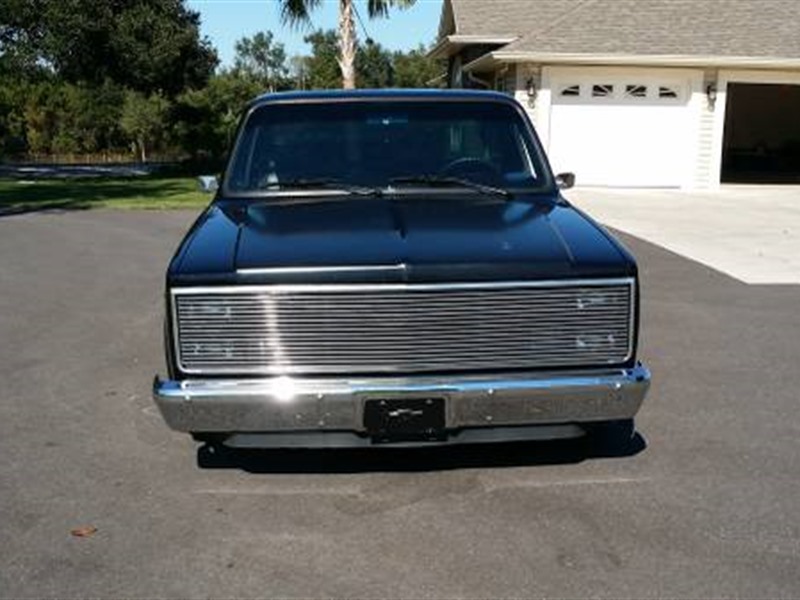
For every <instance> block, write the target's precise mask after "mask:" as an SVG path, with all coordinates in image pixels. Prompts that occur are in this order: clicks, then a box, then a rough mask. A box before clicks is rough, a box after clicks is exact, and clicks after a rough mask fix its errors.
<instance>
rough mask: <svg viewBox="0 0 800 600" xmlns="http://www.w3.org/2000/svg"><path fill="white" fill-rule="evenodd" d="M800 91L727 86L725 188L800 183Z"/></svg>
mask: <svg viewBox="0 0 800 600" xmlns="http://www.w3.org/2000/svg"><path fill="white" fill-rule="evenodd" d="M798 109H800V85H790V84H772V83H736V82H732V83H728V86H727V99H726V106H725V126H724V133H723V142H722V181H723V183H796V182H798V181H800V110H798Z"/></svg>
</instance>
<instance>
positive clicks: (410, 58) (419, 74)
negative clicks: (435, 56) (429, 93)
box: [392, 44, 444, 88]
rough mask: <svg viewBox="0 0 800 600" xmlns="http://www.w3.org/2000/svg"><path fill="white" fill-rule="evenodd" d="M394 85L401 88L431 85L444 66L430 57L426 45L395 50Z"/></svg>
mask: <svg viewBox="0 0 800 600" xmlns="http://www.w3.org/2000/svg"><path fill="white" fill-rule="evenodd" d="M392 64H393V65H394V86H395V87H400V88H422V87H430V86H431V84H430V82H431V81H432V80H434V79H436V77H438V76H439V75H441V74H442V72H443V71H444V66H443V65H441V64H439V63H437V62H436V61H435V60H432V59H430V58H428V53H427V50H426V49H425V46H423V45H421V44H420V46H419V47H418V48H417V49H415V50H411V51H409V52H399V51H398V52H395V53H394V56H393V57H392Z"/></svg>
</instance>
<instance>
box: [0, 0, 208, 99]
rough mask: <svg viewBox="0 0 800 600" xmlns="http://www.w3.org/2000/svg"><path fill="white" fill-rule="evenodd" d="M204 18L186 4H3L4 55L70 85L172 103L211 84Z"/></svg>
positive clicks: (66, 0) (82, 0) (123, 0)
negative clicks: (124, 90)
mask: <svg viewBox="0 0 800 600" xmlns="http://www.w3.org/2000/svg"><path fill="white" fill-rule="evenodd" d="M199 28H200V16H199V14H198V13H196V12H193V11H191V10H188V9H187V8H186V7H185V6H184V3H183V0H2V2H0V51H2V54H3V56H4V57H6V56H7V57H8V58H4V60H3V61H2V62H8V63H10V64H11V65H14V66H16V67H17V68H19V66H20V65H32V64H45V65H47V66H48V67H49V68H50V69H51V70H52V71H54V72H55V73H56V74H57V75H58V76H59V77H61V78H63V79H64V80H65V81H68V82H71V83H81V82H84V83H89V84H98V85H99V84H102V83H103V82H104V81H105V80H106V79H110V80H111V81H113V82H115V83H118V84H120V85H123V86H126V87H129V88H131V89H135V90H138V91H141V92H144V93H146V94H150V93H153V92H155V91H158V90H161V91H163V92H164V93H165V94H167V95H169V96H172V95H175V94H177V93H179V92H180V91H182V90H183V89H185V88H186V87H199V86H202V85H203V84H205V82H206V81H207V80H208V77H209V76H210V75H211V72H212V71H213V69H214V67H215V66H216V64H217V55H216V52H215V51H214V49H213V48H212V47H211V44H210V42H209V41H208V40H207V39H201V37H200V29H199Z"/></svg>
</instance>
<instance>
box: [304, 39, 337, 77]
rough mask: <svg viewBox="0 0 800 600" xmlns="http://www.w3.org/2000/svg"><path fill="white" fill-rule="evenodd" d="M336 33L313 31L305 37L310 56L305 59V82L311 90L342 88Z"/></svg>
mask: <svg viewBox="0 0 800 600" xmlns="http://www.w3.org/2000/svg"><path fill="white" fill-rule="evenodd" d="M336 39H337V38H336V32H335V31H333V30H332V29H331V30H328V31H322V30H321V29H320V30H319V31H315V32H314V33H312V34H311V35H308V36H306V37H305V41H306V43H307V44H311V56H309V57H307V58H306V69H307V72H306V82H307V85H308V87H309V88H311V89H323V90H324V89H333V88H339V87H342V74H341V71H340V70H339V62H338V59H337V58H336V55H337V52H338V50H337V41H336Z"/></svg>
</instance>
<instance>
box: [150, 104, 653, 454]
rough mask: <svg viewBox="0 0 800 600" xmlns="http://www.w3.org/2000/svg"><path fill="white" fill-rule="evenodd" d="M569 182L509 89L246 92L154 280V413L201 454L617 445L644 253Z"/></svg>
mask: <svg viewBox="0 0 800 600" xmlns="http://www.w3.org/2000/svg"><path fill="white" fill-rule="evenodd" d="M598 160H602V157H598ZM573 182H574V176H573V175H572V174H569V173H566V174H561V175H558V176H554V175H553V173H552V172H551V169H550V166H549V164H548V161H547V158H546V156H545V153H544V152H543V150H542V146H541V144H540V142H539V140H538V138H537V136H536V133H535V131H534V129H533V126H532V125H531V122H530V120H529V119H528V117H527V115H526V112H525V110H524V109H523V108H522V106H520V105H519V104H518V103H517V102H516V101H515V100H514V99H513V98H511V97H509V96H507V95H504V94H500V93H494V92H478V91H467V90H405V91H401V90H391V91H363V90H362V91H347V92H342V91H339V92H294V93H281V94H269V95H265V96H262V97H260V98H257V99H256V100H254V101H253V102H252V103H251V104H250V105H249V106H248V107H247V110H246V111H245V113H244V115H243V117H242V121H241V123H240V125H239V130H238V134H237V137H236V141H235V143H234V146H233V149H232V152H231V158H230V160H229V162H228V165H227V168H226V169H225V171H224V175H223V176H222V178H221V181H220V182H219V184H218V186H217V188H218V189H216V193H215V196H214V199H213V201H212V202H211V204H210V205H209V206H208V207H207V209H205V210H204V212H203V213H202V214H201V215H200V217H199V218H198V219H197V221H196V222H195V223H194V225H193V226H192V227H191V229H190V230H189V231H188V233H187V234H186V236H185V238H184V239H183V241H182V242H181V243H180V246H179V247H178V249H177V251H176V253H175V256H174V258H173V259H172V261H171V263H170V264H169V268H168V271H167V276H166V293H165V301H166V319H165V328H164V339H165V350H166V359H167V360H166V362H167V373H166V377H164V378H162V377H159V376H157V377H156V379H155V381H154V385H153V395H154V399H155V402H156V403H157V405H158V407H159V409H160V411H161V413H162V415H163V417H164V419H165V420H166V423H167V424H168V425H169V426H170V427H171V428H173V429H175V430H178V431H182V432H187V433H190V434H191V435H192V436H193V437H194V438H195V439H196V440H198V441H200V442H203V443H205V444H207V445H209V446H210V447H212V448H225V447H237V448H253V447H256V448H264V447H339V446H346V447H352V446H373V447H374V446H379V445H436V444H453V443H478V442H499V441H517V440H541V439H556V438H573V437H579V436H583V435H584V434H587V433H588V434H590V438H589V439H592V437H591V436H595V437H596V438H597V439H602V440H604V442H603V443H608V441H609V440H616V442H617V443H619V444H623V445H624V444H628V443H629V442H630V440H631V437H632V436H633V435H634V425H633V417H634V415H635V414H636V412H637V411H638V409H639V407H640V405H641V404H642V401H643V399H644V397H645V394H646V392H647V390H648V386H649V383H650V373H649V372H648V370H647V369H646V367H644V366H643V365H642V364H641V363H640V362H639V361H638V360H637V356H636V350H637V336H638V327H639V300H640V299H639V281H638V276H637V267H636V262H635V260H634V258H633V257H632V256H631V254H630V253H629V252H628V251H627V250H626V249H625V248H624V247H623V246H622V245H621V244H620V243H619V242H618V241H617V240H615V239H614V237H612V235H610V234H609V232H608V231H606V230H605V229H603V227H601V226H600V225H598V224H597V223H596V222H594V221H593V220H592V219H591V218H590V217H588V216H587V215H586V214H584V213H583V212H581V211H580V210H579V209H578V208H576V207H575V206H573V205H571V204H570V203H569V202H568V201H567V200H566V199H565V198H564V197H563V195H562V193H561V190H562V189H563V188H566V187H569V186H571V185H572V183H573Z"/></svg>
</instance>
